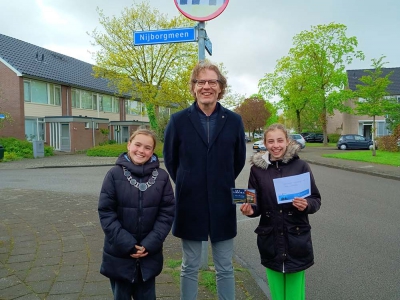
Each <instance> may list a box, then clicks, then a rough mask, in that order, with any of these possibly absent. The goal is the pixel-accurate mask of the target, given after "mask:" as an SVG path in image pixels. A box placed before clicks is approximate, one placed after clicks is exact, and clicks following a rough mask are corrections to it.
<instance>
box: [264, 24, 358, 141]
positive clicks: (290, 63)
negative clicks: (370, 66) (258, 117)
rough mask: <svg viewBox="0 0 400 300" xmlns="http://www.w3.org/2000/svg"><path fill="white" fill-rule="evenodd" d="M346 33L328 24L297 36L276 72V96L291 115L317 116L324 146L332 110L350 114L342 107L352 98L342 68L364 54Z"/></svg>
mask: <svg viewBox="0 0 400 300" xmlns="http://www.w3.org/2000/svg"><path fill="white" fill-rule="evenodd" d="M346 30H347V27H346V26H345V25H343V24H336V23H330V24H328V25H317V26H312V27H311V30H310V31H307V30H305V31H302V32H300V33H299V34H297V35H296V36H295V37H294V38H293V44H294V46H293V48H291V49H290V50H289V54H288V56H287V57H285V58H284V62H283V63H282V64H281V66H279V65H278V68H277V70H276V71H277V73H278V75H280V76H279V80H280V81H281V82H278V83H279V85H277V92H278V93H277V94H278V95H279V94H280V96H286V97H287V99H284V101H286V105H289V107H291V106H294V107H295V108H293V109H292V110H294V111H296V109H297V110H306V109H307V110H309V111H311V112H318V118H317V120H318V124H319V126H320V127H321V128H322V131H323V133H324V144H325V145H326V144H327V122H328V119H327V118H328V116H329V115H333V113H334V110H335V109H337V110H339V111H341V112H345V111H346V112H349V110H350V108H349V107H348V106H346V105H345V102H346V101H347V100H348V99H350V98H351V97H352V91H350V90H348V89H345V88H344V87H345V86H346V84H347V76H346V72H345V67H346V65H348V64H351V62H352V61H353V59H354V58H358V59H364V54H363V53H362V52H361V51H356V47H357V45H358V41H357V38H356V37H354V36H353V37H347V36H346ZM266 81H268V78H266ZM260 84H261V85H262V84H263V81H261V82H260ZM272 84H275V82H274V81H272ZM261 87H263V86H261ZM272 87H273V88H274V86H272ZM305 101H306V103H305ZM303 105H305V106H303ZM311 115H312V116H313V113H311ZM299 116H301V112H300V111H299V112H298V114H297V117H299ZM297 126H298V125H297Z"/></svg>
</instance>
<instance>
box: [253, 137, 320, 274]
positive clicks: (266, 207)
mask: <svg viewBox="0 0 400 300" xmlns="http://www.w3.org/2000/svg"><path fill="white" fill-rule="evenodd" d="M298 150H299V146H298V145H297V144H294V143H291V144H289V146H288V149H287V151H286V153H285V156H284V157H283V159H282V160H280V161H274V162H270V161H269V155H268V152H264V153H263V152H260V153H257V154H255V155H254V156H253V157H252V159H251V163H252V164H253V166H252V167H251V170H250V178H249V188H252V189H256V191H257V206H254V205H253V209H254V214H253V215H251V216H250V217H257V216H260V215H261V218H260V223H259V225H258V227H257V229H256V230H255V233H257V246H258V249H259V252H260V256H261V264H262V265H263V266H265V267H266V268H269V269H272V270H275V271H278V272H284V273H293V272H298V271H302V270H305V269H307V268H308V267H310V266H312V265H313V264H314V253H313V247H312V241H311V226H310V223H309V220H308V215H309V214H313V213H315V212H316V211H318V210H319V208H320V206H321V195H320V193H319V191H318V188H317V186H316V185H315V181H314V177H313V175H312V172H311V169H310V167H309V165H308V164H307V163H306V162H305V161H303V160H301V159H299V157H298V155H297V151H298ZM306 172H310V176H311V195H310V196H308V197H305V198H306V199H307V202H308V207H307V209H306V210H305V211H299V210H298V209H297V208H296V207H294V206H293V204H292V203H285V204H278V203H277V200H276V195H275V188H274V184H273V179H274V178H281V177H287V176H293V175H299V174H302V173H306Z"/></svg>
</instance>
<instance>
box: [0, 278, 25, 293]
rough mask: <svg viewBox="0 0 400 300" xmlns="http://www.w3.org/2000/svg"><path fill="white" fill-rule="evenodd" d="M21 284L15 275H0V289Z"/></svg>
mask: <svg viewBox="0 0 400 300" xmlns="http://www.w3.org/2000/svg"><path fill="white" fill-rule="evenodd" d="M18 284H21V280H19V278H18V277H16V276H15V275H10V276H7V277H2V278H0V290H3V289H5V288H8V287H11V286H14V285H18Z"/></svg>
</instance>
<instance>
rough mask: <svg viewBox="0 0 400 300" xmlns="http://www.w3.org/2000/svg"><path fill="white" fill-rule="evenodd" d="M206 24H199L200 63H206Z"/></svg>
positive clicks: (202, 22)
mask: <svg viewBox="0 0 400 300" xmlns="http://www.w3.org/2000/svg"><path fill="white" fill-rule="evenodd" d="M205 27H206V24H205V22H204V21H201V22H199V23H198V24H197V30H198V42H197V44H198V48H199V50H198V51H199V62H200V61H204V60H205V59H206V45H205V39H206V29H205Z"/></svg>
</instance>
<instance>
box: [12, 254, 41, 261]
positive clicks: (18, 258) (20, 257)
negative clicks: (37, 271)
mask: <svg viewBox="0 0 400 300" xmlns="http://www.w3.org/2000/svg"><path fill="white" fill-rule="evenodd" d="M34 259H35V254H21V255H11V256H10V258H9V259H8V263H17V262H30V261H32V260H34Z"/></svg>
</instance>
